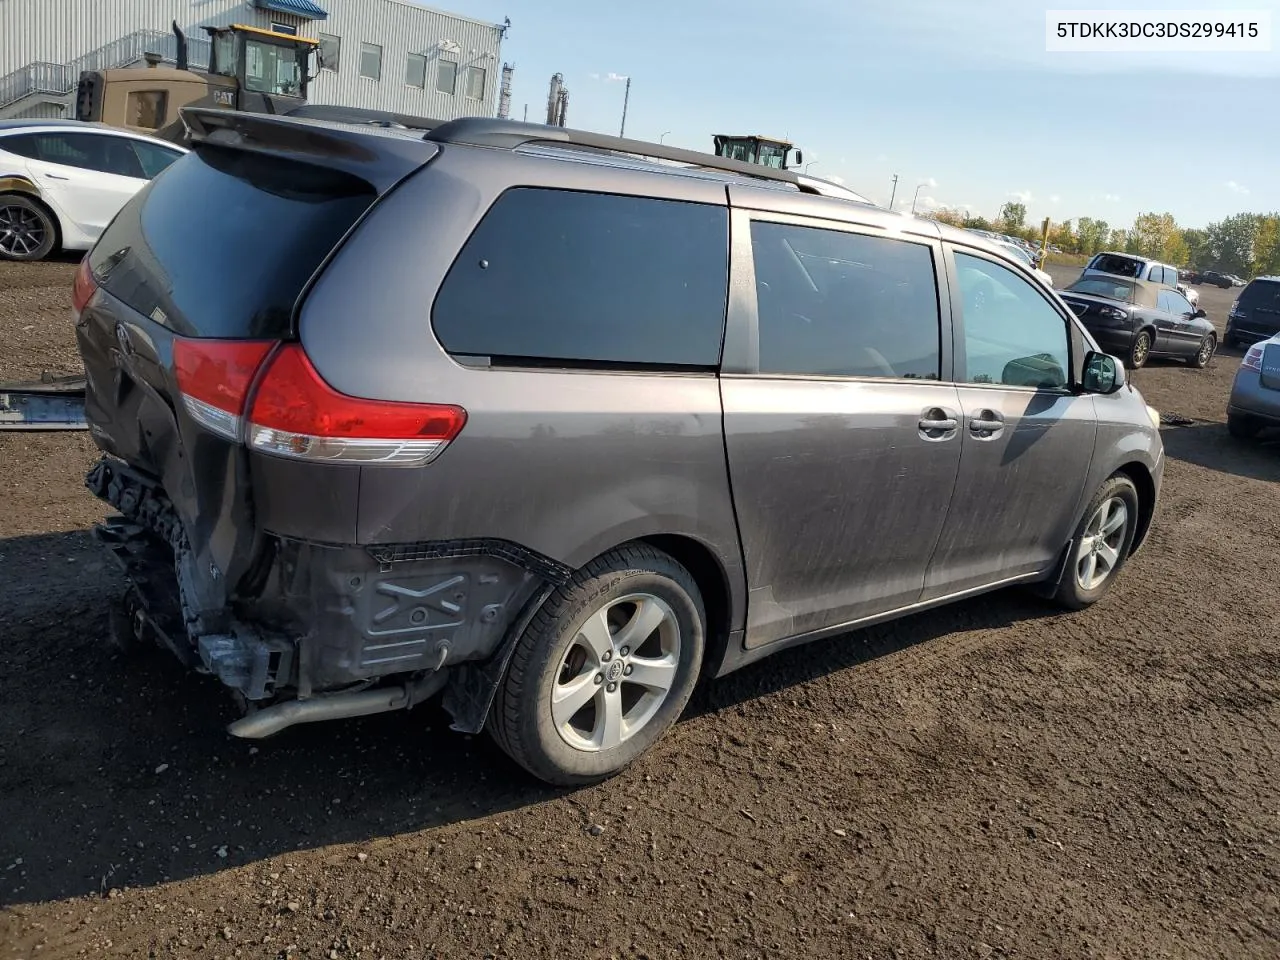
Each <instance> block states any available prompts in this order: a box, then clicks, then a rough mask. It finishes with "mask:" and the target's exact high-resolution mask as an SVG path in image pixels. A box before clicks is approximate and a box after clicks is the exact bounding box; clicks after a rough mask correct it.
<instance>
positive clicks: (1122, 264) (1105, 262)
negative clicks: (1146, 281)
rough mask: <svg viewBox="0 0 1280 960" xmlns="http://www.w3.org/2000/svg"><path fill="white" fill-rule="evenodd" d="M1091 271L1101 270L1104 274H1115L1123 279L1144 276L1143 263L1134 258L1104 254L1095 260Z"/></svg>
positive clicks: (1090, 266)
mask: <svg viewBox="0 0 1280 960" xmlns="http://www.w3.org/2000/svg"><path fill="white" fill-rule="evenodd" d="M1089 269H1090V270H1101V271H1102V272H1103V273H1114V274H1117V275H1118V276H1121V277H1137V276H1140V275H1141V274H1142V261H1141V260H1135V259H1133V258H1132V257H1121V256H1117V255H1116V254H1113V253H1102V254H1099V255H1098V256H1096V257H1094V258H1093V262H1092V263H1090V264H1089Z"/></svg>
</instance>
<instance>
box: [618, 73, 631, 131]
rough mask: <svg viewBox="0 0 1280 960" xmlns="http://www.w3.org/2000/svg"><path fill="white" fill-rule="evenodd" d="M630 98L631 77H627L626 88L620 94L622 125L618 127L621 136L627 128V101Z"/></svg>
mask: <svg viewBox="0 0 1280 960" xmlns="http://www.w3.org/2000/svg"><path fill="white" fill-rule="evenodd" d="M630 99H631V78H630V77H627V89H626V90H625V91H623V94H622V126H621V127H619V128H618V136H619V137H621V136H622V135H623V134H624V133H626V130H627V101H628V100H630Z"/></svg>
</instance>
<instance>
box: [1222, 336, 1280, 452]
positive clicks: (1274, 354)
mask: <svg viewBox="0 0 1280 960" xmlns="http://www.w3.org/2000/svg"><path fill="white" fill-rule="evenodd" d="M1267 427H1280V333H1276V334H1273V335H1272V336H1271V337H1269V338H1267V339H1266V340H1259V341H1258V342H1257V343H1255V344H1254V345H1253V346H1251V347H1250V348H1249V349H1248V350H1247V351H1245V355H1244V359H1243V360H1241V361H1240V369H1238V370H1237V371H1236V378H1235V380H1234V381H1233V382H1232V384H1231V398H1230V400H1228V401H1227V429H1228V430H1230V431H1231V435H1232V436H1233V437H1240V438H1241V439H1248V438H1251V437H1255V436H1257V435H1258V434H1259V433H1261V432H1262V430H1264V429H1265V428H1267Z"/></svg>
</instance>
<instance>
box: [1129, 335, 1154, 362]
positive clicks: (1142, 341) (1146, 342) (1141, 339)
mask: <svg viewBox="0 0 1280 960" xmlns="http://www.w3.org/2000/svg"><path fill="white" fill-rule="evenodd" d="M1150 352H1151V338H1150V337H1149V336H1147V334H1146V333H1140V334H1138V339H1137V340H1135V341H1134V343H1133V365H1134V366H1135V367H1140V366H1142V365H1143V364H1144V363H1146V362H1147V354H1148V353H1150Z"/></svg>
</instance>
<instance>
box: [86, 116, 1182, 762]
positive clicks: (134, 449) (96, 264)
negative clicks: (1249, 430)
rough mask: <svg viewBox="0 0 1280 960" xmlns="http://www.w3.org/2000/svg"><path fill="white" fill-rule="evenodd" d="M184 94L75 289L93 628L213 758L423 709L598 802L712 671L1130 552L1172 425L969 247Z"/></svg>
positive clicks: (897, 227)
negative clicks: (136, 640)
mask: <svg viewBox="0 0 1280 960" xmlns="http://www.w3.org/2000/svg"><path fill="white" fill-rule="evenodd" d="M185 114H186V120H187V123H188V125H189V127H190V129H191V133H192V141H193V143H194V148H193V151H192V153H191V154H190V155H189V156H188V157H185V158H184V159H182V160H180V161H179V162H178V163H176V164H174V165H173V166H172V167H171V168H170V169H169V170H168V171H166V172H165V173H164V175H163V176H161V177H158V178H157V179H156V180H155V182H154V183H152V184H151V185H150V186H149V187H148V188H147V189H146V190H145V191H143V192H142V193H141V194H140V195H139V196H138V197H137V198H136V199H135V200H133V201H132V202H131V203H129V204H128V205H127V206H126V207H125V209H124V210H123V211H122V213H121V214H120V215H119V216H118V217H117V218H116V219H115V221H114V222H113V223H112V224H111V226H110V227H109V229H108V230H107V231H106V233H105V235H104V236H103V238H102V240H101V242H100V243H99V244H98V245H97V246H96V247H95V248H94V249H93V251H92V252H91V254H90V255H89V257H88V258H87V260H86V262H85V263H84V264H83V265H82V267H81V269H80V271H79V274H78V277H77V281H76V287H75V296H74V299H75V305H76V310H77V314H78V320H77V334H78V339H79V345H80V351H81V353H82V354H83V357H84V361H85V367H86V374H87V377H88V389H87V399H86V406H87V414H88V419H89V422H90V425H91V430H92V435H93V437H94V438H95V440H96V442H97V443H98V445H99V446H100V447H101V448H102V450H103V451H104V453H105V456H104V457H103V459H102V460H101V462H100V463H99V464H98V465H97V466H96V467H95V468H94V470H93V471H92V472H91V474H90V475H89V477H88V484H89V486H90V488H91V489H92V490H93V491H94V492H95V493H97V494H98V495H99V496H100V497H102V498H103V499H104V500H106V501H107V502H108V503H109V504H111V505H112V506H114V507H115V508H116V509H117V510H118V511H119V513H120V516H119V517H116V518H113V519H111V520H109V521H108V522H106V523H105V524H103V525H102V527H101V528H100V533H99V535H100V536H101V537H102V539H103V540H105V541H106V543H107V544H108V546H109V547H110V548H111V549H112V552H113V553H114V554H115V555H116V556H118V557H119V558H120V559H121V561H122V562H123V563H124V565H125V568H126V570H127V571H128V572H129V574H130V579H131V587H130V591H129V593H128V594H127V596H126V599H125V604H124V606H123V607H122V608H121V611H120V615H118V616H117V617H116V622H117V623H118V624H119V625H120V636H121V637H122V638H123V639H124V640H126V641H128V640H131V639H132V638H133V636H134V634H135V633H139V634H145V635H149V636H152V637H154V638H155V639H156V640H158V641H159V642H160V643H161V644H163V645H165V646H167V647H169V648H170V649H171V650H172V651H173V652H175V653H176V654H177V655H178V656H179V657H181V658H182V659H183V660H185V661H186V662H187V663H188V664H190V665H191V666H192V667H194V668H195V669H197V670H203V671H207V672H210V673H212V674H215V675H216V676H218V677H219V678H221V680H222V681H223V682H224V683H225V684H226V685H228V686H229V687H231V688H232V689H233V690H234V691H235V692H236V693H237V694H238V696H239V698H240V699H241V700H242V701H243V702H244V703H245V704H246V706H247V707H248V708H249V710H248V712H247V713H246V715H245V716H244V717H242V718H241V719H239V720H236V721H235V722H234V723H233V724H232V725H231V728H230V729H231V732H232V733H233V734H236V735H239V736H246V737H259V736H265V735H268V734H271V733H274V732H276V731H278V730H280V729H282V728H284V727H287V726H288V725H290V724H292V723H297V722H301V721H309V720H318V719H323V718H330V717H350V716H355V715H359V714H369V713H376V712H380V711H387V710H393V709H397V708H405V707H410V706H412V705H414V704H416V703H418V702H420V701H422V700H423V699H425V698H427V697H429V696H432V695H434V694H436V693H439V692H443V703H444V706H445V708H446V709H447V710H448V711H449V712H450V713H451V714H452V716H453V718H454V725H455V728H456V729H459V730H463V731H471V732H478V731H479V730H481V729H484V728H485V727H487V728H488V729H489V730H491V731H492V733H493V735H494V737H495V739H496V740H497V742H498V743H499V744H500V745H501V746H502V747H503V748H504V749H505V750H506V751H507V752H508V753H509V754H510V755H511V756H512V757H513V758H514V759H515V760H517V761H518V762H519V763H520V764H522V765H523V766H524V767H526V768H527V769H528V770H530V771H532V772H533V773H534V774H536V775H537V776H539V777H542V778H544V779H545V780H547V781H551V782H555V783H562V784H577V783H586V782H591V781H594V780H598V779H600V778H602V777H605V776H608V775H610V774H612V773H614V772H616V771H618V770H620V769H622V768H623V767H624V766H626V765H627V764H628V763H629V762H631V761H632V760H634V759H635V758H636V757H637V756H638V755H640V754H641V753H642V752H644V750H645V749H646V748H648V747H649V746H650V745H651V744H652V743H653V742H654V741H655V740H656V739H657V738H658V737H659V736H660V735H661V734H662V733H663V732H664V731H665V730H666V729H667V728H668V727H670V726H671V724H672V723H673V722H674V721H675V720H676V718H677V717H678V716H679V714H680V712H681V710H682V709H683V708H684V706H685V704H686V702H687V700H688V698H689V696H690V693H691V691H692V689H693V687H694V684H695V682H697V680H698V679H699V677H700V676H704V675H705V676H711V677H715V676H720V675H723V674H725V673H728V672H729V671H731V670H735V669H737V668H739V667H742V666H744V665H746V664H748V663H751V662H753V661H756V660H759V659H761V658H762V657H764V656H766V655H768V654H770V653H773V652H774V651H777V650H781V649H783V648H785V647H789V646H792V645H795V644H798V643H803V642H806V641H811V640H817V639H820V638H825V637H833V636H837V635H841V634H844V633H847V632H848V631H849V630H850V629H851V628H854V627H858V626H861V625H864V624H868V623H871V622H875V621H880V620H884V619H888V618H892V617H897V616H901V615H903V614H907V613H911V612H914V611H918V610H922V609H925V608H927V607H932V606H935V605H938V604H942V603H946V602H949V601H952V600H956V599H959V598H962V597H968V596H972V595H974V594H977V593H981V592H983V591H987V590H992V589H994V588H998V587H1004V586H1008V585H1011V584H1036V585H1037V586H1038V589H1040V590H1041V591H1042V592H1043V593H1045V594H1047V595H1049V596H1052V597H1056V598H1057V600H1058V601H1059V602H1060V603H1062V604H1063V605H1065V606H1067V607H1071V608H1079V607H1084V606H1087V605H1088V604H1091V603H1093V602H1094V601H1096V600H1098V599H1099V598H1100V597H1102V596H1103V595H1104V593H1105V592H1106V591H1107V589H1108V587H1109V586H1110V585H1111V583H1112V582H1113V581H1114V579H1115V576H1116V574H1117V572H1118V571H1119V570H1120V569H1121V567H1122V566H1123V565H1124V563H1125V560H1126V558H1127V557H1129V556H1130V555H1131V554H1132V552H1133V551H1134V550H1135V549H1137V547H1138V546H1139V544H1141V543H1142V541H1143V539H1144V537H1145V536H1146V533H1147V530H1148V527H1149V524H1150V523H1151V518H1152V514H1153V511H1154V510H1155V507H1156V502H1157V496H1158V492H1159V489H1160V483H1161V476H1162V473H1163V465H1164V459H1163V448H1162V446H1161V440H1160V436H1159V433H1158V430H1157V422H1158V417H1157V416H1156V415H1155V413H1154V411H1152V410H1151V408H1150V407H1148V406H1147V405H1146V404H1145V403H1144V401H1143V399H1142V397H1141V396H1140V395H1139V393H1138V392H1137V391H1136V390H1135V389H1134V388H1133V387H1132V386H1130V385H1128V384H1127V383H1126V382H1125V374H1124V370H1123V365H1122V364H1121V363H1120V362H1119V361H1117V360H1116V359H1115V358H1114V357H1109V356H1106V355H1104V354H1101V353H1099V352H1098V351H1097V347H1096V345H1095V344H1094V342H1093V341H1092V339H1091V338H1090V337H1089V335H1088V334H1087V333H1086V331H1085V330H1084V329H1083V328H1082V327H1081V326H1080V324H1079V323H1078V322H1077V321H1076V319H1075V317H1074V316H1073V315H1072V313H1071V312H1070V311H1069V310H1068V309H1067V308H1066V307H1065V306H1064V305H1063V303H1062V302H1061V301H1060V300H1059V299H1058V298H1057V297H1056V296H1055V295H1054V294H1053V292H1052V291H1050V290H1047V289H1045V288H1044V286H1043V285H1042V284H1040V283H1039V282H1038V281H1037V280H1036V279H1035V277H1034V276H1032V274H1031V273H1030V272H1029V271H1028V270H1026V269H1025V268H1024V267H1022V266H1021V265H1019V264H1017V263H1015V262H1014V261H1013V260H1011V259H1009V258H1007V257H1004V256H1002V255H1001V254H1000V253H999V252H997V251H996V250H995V248H993V247H992V246H990V245H989V244H987V243H985V242H984V241H980V240H977V239H976V238H974V237H972V236H971V235H969V234H966V233H964V232H962V231H959V230H952V229H950V228H945V229H944V228H942V227H940V226H939V225H937V224H934V223H932V222H928V221H919V220H912V219H904V218H902V217H900V216H897V215H895V214H892V213H890V212H889V211H886V210H881V209H879V208H876V207H873V206H870V205H867V204H858V203H850V202H848V201H847V200H843V199H838V198H833V197H823V196H819V195H815V194H813V193H808V192H805V190H802V189H800V187H799V184H798V181H797V179H796V177H795V175H794V174H793V173H789V172H787V171H780V170H769V169H768V168H764V167H760V166H757V165H754V164H741V163H735V162H733V161H730V160H726V159H721V158H716V157H713V156H710V155H706V154H700V153H694V152H691V151H683V150H678V149H676V148H673V147H667V146H661V145H657V144H644V143H637V142H634V141H625V140H619V139H615V138H611V137H604V136H600V135H597V134H590V133H582V132H576V131H572V130H565V129H563V128H556V127H545V126H540V125H532V124H522V123H514V122H508V121H499V120H489V119H476V118H471V119H463V120H457V121H452V122H450V123H446V124H443V125H440V126H437V127H435V128H434V129H432V130H430V131H428V132H426V133H423V132H422V131H421V130H417V131H414V130H394V129H389V128H388V129H377V128H370V127H368V126H367V125H366V126H364V127H357V126H354V125H346V126H344V125H341V124H335V123H322V122H318V121H314V120H313V121H306V120H299V119H289V118H283V117H271V116H265V115H252V114H244V113H230V112H225V111H216V110H205V109H188V110H186V111H185ZM193 223H197V224H200V229H199V230H198V231H194V232H193V231H192V229H191V224H193ZM135 628H136V629H135Z"/></svg>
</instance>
